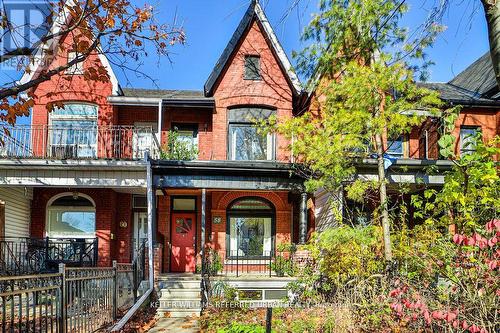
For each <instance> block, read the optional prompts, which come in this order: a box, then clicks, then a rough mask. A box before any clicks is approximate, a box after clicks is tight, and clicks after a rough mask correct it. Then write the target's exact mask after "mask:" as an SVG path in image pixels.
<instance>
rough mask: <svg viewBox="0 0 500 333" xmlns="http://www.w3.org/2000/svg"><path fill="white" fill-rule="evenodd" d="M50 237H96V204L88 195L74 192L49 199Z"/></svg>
mask: <svg viewBox="0 0 500 333" xmlns="http://www.w3.org/2000/svg"><path fill="white" fill-rule="evenodd" d="M46 231H47V236H48V237H61V238H93V237H95V206H94V203H93V202H92V199H90V198H89V197H87V196H84V195H82V194H78V193H73V194H67V195H64V194H63V195H61V196H57V197H55V198H53V199H52V200H51V201H49V205H48V206H47V226H46Z"/></svg>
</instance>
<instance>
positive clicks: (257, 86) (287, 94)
mask: <svg viewBox="0 0 500 333" xmlns="http://www.w3.org/2000/svg"><path fill="white" fill-rule="evenodd" d="M261 29H262V28H261V27H260V25H259V24H258V23H257V22H255V21H254V22H253V24H252V26H251V27H250V29H249V31H248V32H247V34H246V36H245V37H244V39H243V41H242V42H241V45H239V47H238V49H237V51H236V52H235V54H234V56H233V58H232V59H231V60H230V64H229V66H227V68H226V70H225V71H224V73H223V74H222V78H221V79H220V80H219V82H218V83H217V85H216V88H215V93H214V98H215V104H216V110H215V113H214V114H213V138H212V141H213V146H212V149H213V159H216V160H224V159H226V157H227V156H226V155H227V141H226V140H227V132H228V129H227V116H226V114H227V110H228V108H229V107H231V106H238V105H241V106H248V105H262V106H270V107H275V108H276V109H277V116H278V117H279V118H283V119H285V118H287V117H291V116H292V109H293V105H292V90H291V88H290V86H289V84H288V82H287V80H286V77H285V75H284V73H283V72H282V70H281V68H280V66H279V63H278V61H277V59H276V58H275V57H274V54H273V53H272V51H271V49H270V46H269V44H268V42H267V41H266V39H265V37H264V35H263V34H262V30H261ZM247 54H250V55H260V59H261V60H260V63H261V75H262V80H244V78H243V74H244V61H245V55H247ZM287 145H288V142H287V141H286V140H285V139H284V138H283V137H281V136H279V137H278V138H277V148H278V149H277V150H278V151H277V156H276V157H277V159H278V160H280V161H288V160H289V153H288V152H286V150H285V149H284V147H286V146H287Z"/></svg>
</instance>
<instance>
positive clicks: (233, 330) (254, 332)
mask: <svg viewBox="0 0 500 333" xmlns="http://www.w3.org/2000/svg"><path fill="white" fill-rule="evenodd" d="M265 332H266V329H265V328H264V327H263V326H261V325H257V324H240V323H232V324H231V325H230V326H229V327H226V328H222V329H219V330H218V331H217V333H265Z"/></svg>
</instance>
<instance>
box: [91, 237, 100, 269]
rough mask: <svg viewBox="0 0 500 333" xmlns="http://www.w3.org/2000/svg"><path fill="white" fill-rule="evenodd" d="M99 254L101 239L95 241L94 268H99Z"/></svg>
mask: <svg viewBox="0 0 500 333" xmlns="http://www.w3.org/2000/svg"><path fill="white" fill-rule="evenodd" d="M98 253H99V238H97V237H96V238H95V239H94V262H93V263H92V264H93V265H94V266H97V255H98Z"/></svg>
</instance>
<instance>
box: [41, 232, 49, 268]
mask: <svg viewBox="0 0 500 333" xmlns="http://www.w3.org/2000/svg"><path fill="white" fill-rule="evenodd" d="M49 242H50V239H49V237H48V236H47V237H45V262H44V263H43V268H44V270H47V268H48V267H47V263H48V262H49Z"/></svg>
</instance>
